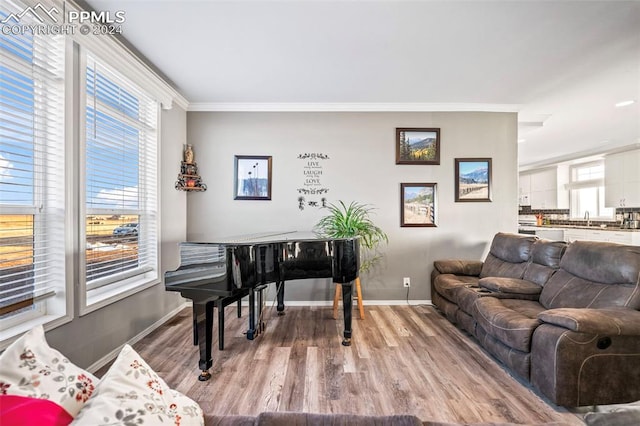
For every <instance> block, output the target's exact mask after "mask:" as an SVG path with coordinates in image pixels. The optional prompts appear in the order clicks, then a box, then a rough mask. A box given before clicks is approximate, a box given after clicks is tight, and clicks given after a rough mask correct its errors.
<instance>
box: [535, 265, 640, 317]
mask: <svg viewBox="0 0 640 426" xmlns="http://www.w3.org/2000/svg"><path fill="white" fill-rule="evenodd" d="M540 304H541V305H542V306H544V307H545V308H546V309H556V308H594V309H599V308H613V307H630V308H632V309H638V306H637V305H638V304H640V289H638V286H637V285H630V284H602V283H599V282H594V281H589V280H585V279H582V278H580V277H577V276H575V275H573V274H571V273H569V272H567V271H565V270H563V269H559V270H558V271H557V272H556V273H555V274H553V276H552V277H551V278H549V281H548V282H547V284H545V286H544V287H543V288H542V293H540Z"/></svg>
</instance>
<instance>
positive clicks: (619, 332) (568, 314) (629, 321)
mask: <svg viewBox="0 0 640 426" xmlns="http://www.w3.org/2000/svg"><path fill="white" fill-rule="evenodd" d="M538 319H539V320H540V321H542V322H544V323H547V324H553V325H557V326H559V327H564V328H566V329H569V330H572V331H576V332H580V333H588V334H608V335H612V336H640V311H636V310H634V309H630V308H606V309H589V308H557V309H549V310H547V311H543V312H540V313H539V314H538Z"/></svg>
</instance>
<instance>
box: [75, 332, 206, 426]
mask: <svg viewBox="0 0 640 426" xmlns="http://www.w3.org/2000/svg"><path fill="white" fill-rule="evenodd" d="M71 424H72V425H75V426H82V425H87V426H89V425H90V426H97V425H114V424H117V425H124V426H128V425H131V426H133V425H153V426H155V425H167V426H173V425H175V426H191V425H194V426H203V425H204V417H203V413H202V409H201V408H200V406H199V405H198V404H197V403H195V402H194V401H193V400H191V399H189V398H188V397H186V396H184V395H182V394H181V393H179V392H177V391H175V390H172V389H170V388H169V386H167V384H166V383H165V382H164V380H162V379H161V378H160V377H159V376H158V375H157V374H156V373H155V372H154V371H153V370H152V369H151V368H150V367H149V365H148V364H147V363H146V362H145V361H144V360H143V359H142V358H141V357H140V355H138V354H137V353H136V352H135V351H134V350H133V348H132V347H131V346H129V345H125V346H124V348H122V351H121V352H120V354H119V355H118V358H117V359H116V360H115V361H114V363H113V365H112V366H111V367H109V371H107V373H106V374H105V375H104V377H102V380H101V381H100V384H98V386H97V387H96V390H95V393H94V395H93V397H92V398H91V399H90V400H89V402H87V405H86V406H85V408H84V409H83V410H82V411H81V412H80V414H78V416H77V417H76V418H75V419H74V421H73V422H72V423H71Z"/></svg>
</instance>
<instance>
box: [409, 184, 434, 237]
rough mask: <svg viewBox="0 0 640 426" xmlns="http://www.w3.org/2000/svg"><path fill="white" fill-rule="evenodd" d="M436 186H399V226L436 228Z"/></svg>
mask: <svg viewBox="0 0 640 426" xmlns="http://www.w3.org/2000/svg"><path fill="white" fill-rule="evenodd" d="M436 185H437V184H435V183H401V184H400V226H402V227H405V226H437V225H436V218H437V211H436V208H437V198H438V197H437V194H436Z"/></svg>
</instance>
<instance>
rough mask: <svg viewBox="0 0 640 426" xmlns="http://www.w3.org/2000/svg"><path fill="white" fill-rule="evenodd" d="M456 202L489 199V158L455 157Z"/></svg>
mask: <svg viewBox="0 0 640 426" xmlns="http://www.w3.org/2000/svg"><path fill="white" fill-rule="evenodd" d="M455 161H456V202H466V201H470V202H474V201H476V202H477V201H480V202H482V201H491V158H456V160H455Z"/></svg>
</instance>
